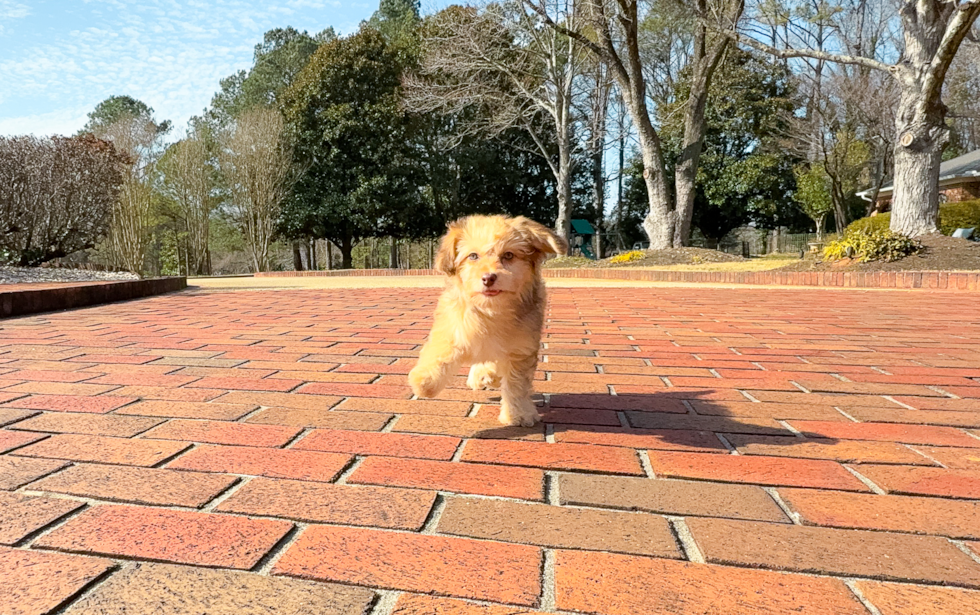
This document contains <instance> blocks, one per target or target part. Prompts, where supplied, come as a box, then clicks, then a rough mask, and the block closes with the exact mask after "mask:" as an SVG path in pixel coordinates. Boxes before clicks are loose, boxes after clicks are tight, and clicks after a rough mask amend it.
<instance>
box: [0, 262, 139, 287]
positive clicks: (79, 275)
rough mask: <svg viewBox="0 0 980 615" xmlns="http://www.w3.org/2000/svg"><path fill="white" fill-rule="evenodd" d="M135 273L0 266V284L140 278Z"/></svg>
mask: <svg viewBox="0 0 980 615" xmlns="http://www.w3.org/2000/svg"><path fill="white" fill-rule="evenodd" d="M138 279H139V276H138V275H136V274H135V273H128V272H125V271H90V270H88V269H67V268H66V269H62V268H60V267H12V266H10V267H8V266H0V284H50V283H57V282H119V281H123V280H138Z"/></svg>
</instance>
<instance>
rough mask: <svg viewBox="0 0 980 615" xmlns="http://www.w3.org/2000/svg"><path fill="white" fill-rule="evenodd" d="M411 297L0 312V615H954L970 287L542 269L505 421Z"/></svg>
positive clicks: (973, 306)
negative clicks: (438, 343) (541, 296)
mask: <svg viewBox="0 0 980 615" xmlns="http://www.w3.org/2000/svg"><path fill="white" fill-rule="evenodd" d="M436 292H437V291H435V290H434V289H390V288H388V289H360V290H331V291H316V290H278V291H238V292H185V293H181V294H175V295H167V296H162V297H157V298H152V299H145V300H140V301H135V302H129V303H124V304H114V305H107V306H101V307H96V308H90V309H84V310H76V311H71V312H64V313H58V314H50V315H44V316H37V317H30V318H21V319H14V320H8V321H3V322H0V425H4V427H3V428H0V453H2V454H0V545H5V546H3V547H0V613H2V614H4V615H24V614H40V613H49V612H65V613H71V614H72V615H83V614H84V615H94V614H96V613H99V614H121V613H129V614H134V613H138V614H144V613H154V614H157V613H160V614H174V615H177V614H180V615H184V614H191V613H194V614H197V613H207V614H208V615H226V614H229V615H231V614H233V615H248V614H253V613H255V614H259V613H263V614H265V613H283V614H299V613H303V614H317V615H321V614H327V615H329V614H335V613H336V614H340V613H344V614H348V613H349V614H355V613H374V614H384V615H389V614H397V615H422V614H436V613H439V614H446V615H505V614H515V613H530V612H588V613H600V614H606V615H634V614H646V613H669V614H684V615H687V614H710V615H754V614H762V613H766V614H770V613H772V614H775V613H806V614H826V615H850V614H855V615H856V614H869V613H870V614H873V615H874V614H881V615H896V614H909V615H912V614H914V615H922V614H930V613H936V614H943V615H960V614H964V615H965V614H975V613H977V612H980V591H977V590H978V589H980V347H978V342H980V322H978V318H977V317H978V315H980V310H978V306H977V302H976V298H975V297H972V296H967V295H961V294H947V293H929V292H924V291H923V292H915V293H906V292H861V291H851V292H845V291H825V290H758V289H749V288H746V289H738V290H731V289H725V290H697V289H689V288H684V289H669V288H666V289H651V288H588V289H569V288H562V289H556V290H554V291H553V292H552V295H551V306H550V311H549V320H548V325H547V327H548V328H547V331H546V339H545V342H546V344H545V347H544V348H543V349H542V363H541V364H540V366H539V367H540V371H539V374H538V382H537V391H538V392H539V393H540V394H542V397H543V399H542V403H543V404H544V407H543V408H542V413H543V415H544V417H545V421H546V424H545V425H544V426H542V427H540V428H534V429H526V428H513V427H503V426H500V425H499V424H496V423H495V421H494V417H495V416H496V414H497V408H495V407H494V404H495V403H496V399H497V398H496V395H495V393H494V392H490V391H486V392H473V391H470V390H468V389H465V388H463V387H464V383H463V380H464V378H462V377H460V378H458V379H457V380H456V382H455V383H454V384H453V387H452V388H451V389H448V390H447V391H445V392H444V394H443V395H442V396H441V398H440V399H439V400H435V401H431V400H424V401H423V400H413V399H411V393H410V391H409V389H408V387H407V386H406V384H405V374H406V373H407V372H408V369H409V368H410V367H411V365H412V363H413V357H414V356H415V355H416V353H417V351H418V348H419V345H420V344H421V342H422V341H423V339H424V336H425V333H426V331H427V323H428V317H429V314H430V312H431V309H432V307H433V305H434V300H435V297H436Z"/></svg>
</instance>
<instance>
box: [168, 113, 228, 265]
mask: <svg viewBox="0 0 980 615" xmlns="http://www.w3.org/2000/svg"><path fill="white" fill-rule="evenodd" d="M214 158H215V152H214V151H213V145H212V139H211V137H210V135H209V134H207V128H206V126H205V125H203V124H201V123H198V124H196V125H195V124H192V125H191V127H190V130H189V131H188V134H187V136H186V137H185V138H183V139H181V140H180V141H178V142H176V143H174V144H173V145H171V146H170V147H169V148H168V149H167V151H166V152H165V153H164V155H163V157H162V158H161V159H160V162H159V164H158V169H159V171H160V185H159V189H160V192H161V194H162V195H163V196H164V197H166V199H167V200H168V201H169V205H170V207H168V208H167V210H166V211H167V213H168V214H169V217H171V218H172V219H174V221H175V222H176V223H177V224H178V225H179V226H180V227H182V228H183V229H184V232H185V233H186V235H187V247H186V251H187V253H188V258H187V261H188V274H196V275H203V274H210V254H209V250H208V243H209V235H210V227H211V214H212V213H213V212H214V211H215V208H216V207H217V203H218V199H217V195H216V188H217V183H218V182H217V169H216V168H215V165H214Z"/></svg>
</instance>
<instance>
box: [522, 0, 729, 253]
mask: <svg viewBox="0 0 980 615" xmlns="http://www.w3.org/2000/svg"><path fill="white" fill-rule="evenodd" d="M522 2H524V3H527V4H528V5H529V6H531V7H532V8H533V9H534V10H535V11H536V12H537V13H538V14H539V15H541V17H542V19H543V20H544V22H545V23H546V24H547V25H549V26H550V27H551V28H553V29H556V30H558V31H560V32H562V33H563V34H565V35H567V36H569V37H571V38H573V39H575V40H576V41H577V42H579V43H580V44H581V45H582V46H583V47H584V48H585V49H588V50H589V51H590V52H591V53H593V54H594V55H595V56H596V57H597V58H598V59H600V60H601V61H603V62H605V63H606V64H607V65H608V66H609V67H610V70H611V72H612V74H613V77H615V79H616V82H617V84H618V85H619V91H620V95H621V96H622V98H623V102H624V104H625V106H626V108H627V109H628V110H629V114H630V118H631V119H632V121H633V125H634V127H635V129H636V132H637V137H638V141H639V146H640V156H641V159H642V161H643V178H644V180H645V182H646V186H647V195H648V199H649V204H650V207H649V213H648V214H647V216H646V218H644V221H643V228H644V230H645V231H646V234H647V237H648V238H649V240H650V247H651V248H653V249H662V248H669V247H672V246H681V245H685V244H686V242H687V240H688V233H689V231H690V223H691V217H692V215H693V199H694V179H695V177H696V174H697V166H698V160H699V158H700V154H701V147H702V142H703V138H704V134H703V131H704V105H705V100H706V98H707V93H708V88H709V87H710V85H711V79H712V77H713V76H714V73H715V69H716V68H717V67H718V63H719V62H720V61H721V57H722V55H723V54H724V51H725V48H726V47H727V41H726V40H725V37H724V36H719V35H717V34H713V32H712V30H710V29H709V28H708V26H707V24H708V23H711V24H713V26H714V27H716V28H718V29H721V30H723V31H730V30H732V29H734V28H735V27H736V25H737V24H738V22H739V19H740V18H741V16H742V10H743V8H744V2H743V0H693V2H692V5H691V6H690V10H691V11H692V12H693V13H694V14H695V15H696V16H697V17H698V21H697V23H696V24H695V25H694V36H693V41H692V50H691V53H690V55H689V56H688V62H689V65H690V66H691V69H692V70H691V74H692V78H691V79H692V81H691V87H690V92H689V95H688V99H687V106H686V107H685V110H684V114H685V116H684V117H685V129H684V146H683V148H682V149H681V151H680V158H679V159H678V161H677V165H676V166H677V172H676V173H675V188H674V190H673V191H671V189H670V186H669V185H668V173H667V166H666V160H665V158H664V153H663V148H662V144H661V142H660V135H659V133H658V131H657V128H656V127H655V126H654V123H653V120H652V117H651V114H650V109H649V105H648V102H647V98H648V94H649V93H648V90H647V77H646V75H645V68H644V65H643V61H642V55H641V51H640V49H641V44H640V34H639V32H640V29H639V25H640V22H641V13H640V10H639V4H640V3H639V0H616V2H613V1H612V0H585V2H584V6H583V8H582V11H583V18H582V21H581V23H582V26H583V30H576V29H575V28H573V27H568V26H566V25H564V24H561V23H559V22H558V21H556V20H555V19H552V17H551V16H550V15H549V12H548V10H547V7H546V6H545V5H544V0H522ZM675 194H676V199H675Z"/></svg>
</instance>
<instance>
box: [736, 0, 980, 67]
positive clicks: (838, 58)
mask: <svg viewBox="0 0 980 615" xmlns="http://www.w3.org/2000/svg"><path fill="white" fill-rule="evenodd" d="M978 1H980V0H978ZM718 32H719V33H720V34H722V35H723V36H727V37H728V38H730V39H732V40H734V41H735V42H737V43H742V44H743V45H748V46H749V47H752V48H753V49H757V50H758V51H762V52H764V53H768V54H770V55H773V56H775V57H777V58H781V59H788V58H813V59H815V60H824V61H827V62H836V63H837V64H853V65H856V66H864V67H867V68H873V69H875V70H881V71H885V72H888V73H891V74H894V73H895V72H896V71H898V70H899V69H898V67H897V66H895V65H893V64H885V63H884V62H879V61H878V60H874V59H872V58H863V57H861V56H849V55H842V54H837V53H828V52H826V51H818V50H816V49H778V48H776V47H773V46H771V45H767V44H765V43H762V42H759V41H757V40H755V39H754V38H750V37H747V36H743V35H741V34H739V33H738V32H732V31H731V30H720V31H718Z"/></svg>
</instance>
